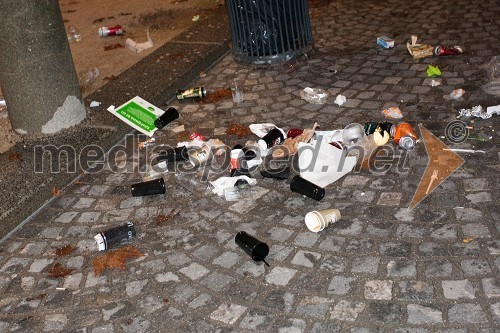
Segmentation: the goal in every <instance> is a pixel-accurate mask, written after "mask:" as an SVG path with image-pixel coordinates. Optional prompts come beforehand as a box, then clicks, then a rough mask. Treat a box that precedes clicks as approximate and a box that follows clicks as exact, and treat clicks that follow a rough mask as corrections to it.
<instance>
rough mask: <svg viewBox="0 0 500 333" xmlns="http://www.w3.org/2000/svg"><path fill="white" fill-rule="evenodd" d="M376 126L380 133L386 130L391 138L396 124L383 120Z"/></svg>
mask: <svg viewBox="0 0 500 333" xmlns="http://www.w3.org/2000/svg"><path fill="white" fill-rule="evenodd" d="M378 127H379V128H380V132H381V133H382V134H384V131H386V132H387V133H388V134H389V136H390V137H391V138H393V137H394V134H395V133H396V126H394V124H393V123H390V122H388V121H384V122H383V123H380V124H378Z"/></svg>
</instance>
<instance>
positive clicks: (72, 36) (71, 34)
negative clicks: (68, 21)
mask: <svg viewBox="0 0 500 333" xmlns="http://www.w3.org/2000/svg"><path fill="white" fill-rule="evenodd" d="M81 40H82V35H81V34H80V32H79V31H78V29H77V28H76V27H75V26H74V25H70V26H69V27H68V41H70V42H79V41H81Z"/></svg>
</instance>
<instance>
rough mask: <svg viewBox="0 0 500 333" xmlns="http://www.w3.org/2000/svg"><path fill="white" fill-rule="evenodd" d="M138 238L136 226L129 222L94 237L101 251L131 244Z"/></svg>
mask: <svg viewBox="0 0 500 333" xmlns="http://www.w3.org/2000/svg"><path fill="white" fill-rule="evenodd" d="M135 236H136V231H135V227H134V224H133V223H132V222H130V221H129V222H127V223H125V224H123V225H120V226H118V227H115V228H111V229H108V230H106V231H102V232H99V233H98V234H97V235H95V236H94V239H95V241H96V243H97V247H98V250H99V251H106V250H108V249H110V248H112V247H114V246H118V245H122V244H126V243H129V242H130V241H131V240H132V238H134V237H135Z"/></svg>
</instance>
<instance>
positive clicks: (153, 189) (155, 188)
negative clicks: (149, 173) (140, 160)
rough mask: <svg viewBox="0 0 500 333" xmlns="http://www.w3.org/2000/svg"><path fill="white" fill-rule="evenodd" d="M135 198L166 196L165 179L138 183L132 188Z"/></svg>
mask: <svg viewBox="0 0 500 333" xmlns="http://www.w3.org/2000/svg"><path fill="white" fill-rule="evenodd" d="M130 191H131V192H132V196H133V197H142V196H147V195H155V194H165V191H166V186H165V181H164V180H163V178H158V179H153V180H150V181H147V182H142V183H136V184H133V185H132V186H130Z"/></svg>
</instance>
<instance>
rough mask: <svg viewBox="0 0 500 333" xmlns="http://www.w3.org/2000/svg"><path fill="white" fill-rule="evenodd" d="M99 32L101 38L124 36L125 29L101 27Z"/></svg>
mask: <svg viewBox="0 0 500 333" xmlns="http://www.w3.org/2000/svg"><path fill="white" fill-rule="evenodd" d="M98 32H99V37H107V36H116V35H123V27H122V26H121V25H115V26H113V27H101V28H99V31H98Z"/></svg>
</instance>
